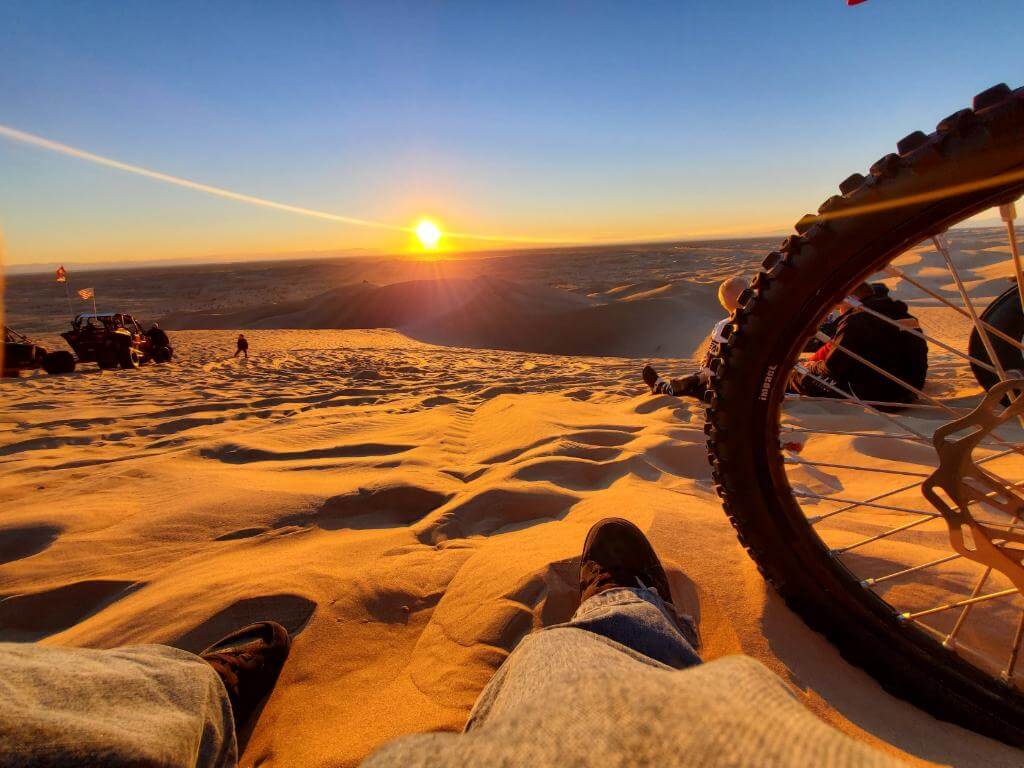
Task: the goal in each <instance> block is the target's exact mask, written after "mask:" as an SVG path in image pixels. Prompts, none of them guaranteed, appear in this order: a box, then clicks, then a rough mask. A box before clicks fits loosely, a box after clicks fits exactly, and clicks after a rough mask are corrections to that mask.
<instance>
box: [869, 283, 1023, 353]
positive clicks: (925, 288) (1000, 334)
mask: <svg viewBox="0 0 1024 768" xmlns="http://www.w3.org/2000/svg"><path fill="white" fill-rule="evenodd" d="M882 272H883V273H884V274H887V275H890V276H891V277H898V278H900V279H901V280H904V281H906V282H908V283H910V284H911V285H913V286H914V287H915V288H918V289H919V290H921V291H923V292H924V293H926V294H928V295H929V296H931V297H932V298H933V299H936V300H938V301H941V302H942V303H943V304H945V305H946V306H947V307H949V308H950V309H952V310H953V311H954V312H956V313H957V314H960V315H963V316H964V317H966V318H967V319H968V320H970V319H971V315H970V313H969V312H967V310H965V309H964V308H963V307H958V306H957V305H956V304H954V303H953V302H951V301H950V300H949V299H947V298H946V297H945V296H943V295H941V294H939V293H936V292H935V291H933V290H932V289H931V288H929V287H928V286H926V285H923V284H922V283H919V282H918V281H917V280H915V279H914V278H912V277H911V276H910V275H908V274H907V273H906V272H904V271H903V270H902V269H900V268H899V267H894V266H892V265H891V264H890V265H889V266H887V267H886V268H885V269H883V270H882ZM978 321H979V322H980V323H981V324H982V325H984V326H985V328H986V330H988V332H989V333H992V334H995V335H996V336H998V337H999V338H1000V339H1002V340H1003V341H1005V342H1006V343H1007V344H1010V345H1011V346H1014V347H1016V348H1017V349H1019V350H1021V351H1022V352H1024V344H1022V343H1021V341H1020V339H1015V338H1013V337H1012V336H1010V335H1009V334H1007V333H1004V332H1003V331H1001V330H999V329H998V328H996V327H995V326H994V325H992V324H991V323H987V322H985V321H984V320H982V319H981V318H980V317H979V318H978Z"/></svg>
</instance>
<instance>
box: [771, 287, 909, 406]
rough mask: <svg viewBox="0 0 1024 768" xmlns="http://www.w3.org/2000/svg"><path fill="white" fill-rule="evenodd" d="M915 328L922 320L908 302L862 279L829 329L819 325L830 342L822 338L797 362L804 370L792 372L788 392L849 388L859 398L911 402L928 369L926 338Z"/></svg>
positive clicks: (833, 393)
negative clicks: (813, 349) (911, 309)
mask: <svg viewBox="0 0 1024 768" xmlns="http://www.w3.org/2000/svg"><path fill="white" fill-rule="evenodd" d="M879 315H881V317H879ZM883 318H889V320H886V319H883ZM890 320H892V321H894V322H890ZM914 331H916V333H914ZM920 331H921V323H920V322H919V321H918V320H917V318H916V317H914V316H913V315H912V314H910V312H909V311H908V309H907V305H906V304H905V303H903V302H902V301H898V300H896V299H893V298H892V297H890V296H889V291H888V289H886V288H885V286H884V285H882V284H880V283H877V284H875V285H871V284H869V283H861V284H860V285H859V286H857V288H856V289H855V290H854V292H853V293H852V294H851V295H850V297H849V298H848V299H847V300H846V301H844V302H843V303H842V304H840V305H839V317H838V319H837V320H836V321H835V325H834V330H833V329H828V330H826V328H825V326H822V332H823V333H825V335H826V336H828V337H829V338H831V341H824V340H822V342H823V343H822V345H821V347H820V348H818V349H817V351H815V352H814V354H813V355H812V356H811V357H809V358H807V359H805V360H804V361H803V362H802V363H801V365H802V367H803V368H804V369H805V372H801V371H799V370H795V371H794V372H793V375H792V376H791V378H790V381H789V388H790V391H792V392H796V393H797V394H801V395H808V396H812V397H843V396H844V394H847V393H848V394H851V395H854V396H856V397H858V398H859V399H861V400H870V401H877V402H888V403H910V402H913V401H914V400H915V399H916V397H917V396H916V394H915V393H914V391H913V390H920V389H921V388H922V387H923V386H924V382H925V378H926V376H927V374H928V343H927V342H926V341H925V340H924V338H923V337H922V336H920V335H919V334H920ZM847 351H848V352H849V354H847ZM857 358H861V359H862V360H867V361H868V362H869V363H871V364H872V365H874V366H875V367H876V368H879V369H881V370H882V371H885V373H884V374H883V373H880V372H879V371H878V370H875V369H873V368H872V367H871V366H868V365H865V364H864V363H863V362H862V361H861V360H858V359H857ZM908 385H909V387H912V388H913V389H910V388H908Z"/></svg>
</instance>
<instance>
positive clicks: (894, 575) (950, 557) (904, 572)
mask: <svg viewBox="0 0 1024 768" xmlns="http://www.w3.org/2000/svg"><path fill="white" fill-rule="evenodd" d="M961 557H963V555H961V554H960V553H959V552H958V553H957V554H955V555H946V556H945V557H940V558H939V559H938V560H929V561H928V562H927V563H922V564H921V565H915V566H913V567H912V568H904V569H903V570H902V571H894V572H893V573H887V574H886V575H885V576H877V577H874V578H870V579H864V580H863V581H862V582H861V583H860V585H861V586H862V587H873V586H874V585H875V584H881V583H882V582H883V581H889V580H890V579H898V578H899V577H900V576H906V575H907V574H909V573H917V572H918V571H923V570H924V569H925V568H931V567H932V566H933V565H942V564H943V563H948V562H951V561H953V560H956V559H958V558H961Z"/></svg>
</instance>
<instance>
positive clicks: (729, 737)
mask: <svg viewBox="0 0 1024 768" xmlns="http://www.w3.org/2000/svg"><path fill="white" fill-rule="evenodd" d="M289 646H290V640H289V638H288V634H287V633H286V632H285V631H284V627H282V626H281V625H280V624H275V623H273V622H262V623H259V624H254V625H252V626H250V627H246V628H245V629H242V630H240V631H238V632H235V633H232V634H231V635H228V636H227V637H226V638H225V639H224V640H222V641H220V642H218V643H215V644H214V645H213V646H212V647H211V648H209V649H207V650H206V651H204V652H203V653H202V654H201V655H199V656H194V655H193V654H191V653H187V652H186V651H181V650H177V649H175V648H168V647H166V646H160V645H142V646H134V647H128V648H115V649H110V650H99V649H93V648H67V647H58V646H42V645H35V644H29V643H2V644H0V679H2V680H3V681H4V685H3V688H2V692H0V765H33V766H61V768H77V767H78V766H93V765H106V766H121V765H133V766H155V765H160V766H211V768H212V767H213V766H217V767H219V768H221V767H228V768H230V767H231V766H234V765H236V764H237V760H238V742H237V736H236V734H237V733H245V732H246V731H247V730H248V729H249V727H250V726H251V725H252V724H253V721H254V718H255V717H256V716H258V712H259V709H260V703H261V702H262V700H263V699H264V698H266V697H267V696H268V695H269V694H270V692H271V690H272V689H273V687H274V685H275V683H276V681H277V677H278V675H279V673H280V671H281V669H282V666H283V665H284V662H285V659H286V657H287V656H288V650H289ZM697 647H698V639H697V633H696V629H695V627H694V624H693V621H692V620H691V619H690V618H689V617H688V616H685V615H682V616H681V615H679V613H678V612H677V611H676V609H675V607H674V606H673V604H672V592H671V589H670V587H669V582H668V577H667V575H666V573H665V570H664V568H663V567H662V565H661V562H660V561H659V560H658V556H657V554H656V553H655V551H654V549H653V547H652V546H651V544H650V542H648V540H647V539H646V538H645V537H644V535H643V533H641V531H640V529H639V528H637V527H636V526H635V525H633V524H632V523H630V522H628V521H627V520H623V519H620V518H606V519H604V520H601V521H600V522H599V523H597V524H596V525H595V526H594V527H593V528H591V529H590V532H589V533H588V534H587V538H586V541H585V543H584V544H583V553H582V556H581V558H580V569H579V607H578V608H577V610H576V612H575V613H574V615H573V616H572V618H571V619H570V620H569V621H567V622H565V623H562V624H555V625H553V626H549V627H546V628H544V629H541V630H539V631H537V632H534V633H532V634H530V635H528V636H526V637H525V638H523V640H521V641H520V642H519V644H518V645H517V646H516V648H515V649H514V650H513V651H512V653H511V654H510V655H509V656H508V658H506V659H505V662H504V663H503V664H502V665H501V667H500V668H499V669H498V670H497V672H496V673H495V674H494V676H493V677H492V678H491V680H490V682H488V684H487V685H486V686H485V687H484V689H483V691H482V692H481V693H480V696H479V697H478V698H477V700H476V704H475V705H474V706H473V709H472V711H471V712H470V713H469V720H468V722H467V723H466V726H465V728H464V730H463V733H462V734H455V733H422V734H415V735H410V736H405V737H402V738H398V739H396V740H394V741H391V742H389V743H387V744H385V745H383V746H382V747H381V748H380V749H378V750H377V751H376V752H374V753H373V754H371V755H370V756H369V758H367V760H366V761H365V762H364V763H363V765H364V766H369V767H370V768H392V767H393V768H405V766H426V765H429V766H451V767H452V768H455V767H456V766H459V767H461V766H465V765H505V766H520V765H521V766H531V768H532V767H534V766H536V767H537V768H547V767H550V768H556V767H557V768H562V766H569V765H580V766H605V765H702V766H709V767H710V768H714V767H715V766H721V767H722V768H724V767H725V766H730V767H731V768H745V767H749V768H753V767H754V766H757V767H758V768H760V767H761V766H777V767H780V768H781V766H792V765H815V766H822V768H840V767H841V768H869V767H872V768H897V766H900V765H902V763H901V762H899V761H897V760H896V759H895V758H891V757H889V756H887V755H885V754H883V753H881V752H878V751H875V750H873V749H871V748H870V747H868V746H867V745H865V744H859V743H857V742H855V741H853V740H852V739H850V738H849V737H848V736H845V735H843V734H841V733H840V732H839V731H837V730H835V729H834V728H832V727H831V726H830V725H828V724H826V723H825V722H824V721H822V720H821V719H819V718H818V717H816V716H815V715H813V714H812V713H811V712H810V711H809V710H807V709H806V708H805V707H804V706H803V705H802V704H801V703H800V702H799V701H797V699H796V698H795V697H794V696H793V694H792V693H791V692H790V690H789V688H787V687H786V685H785V684H784V683H783V682H782V681H781V680H780V679H779V678H778V677H776V676H775V675H774V674H773V673H772V672H770V671H769V670H768V669H767V668H766V667H765V666H763V665H762V664H761V663H760V662H758V661H755V660H753V659H751V658H749V657H746V656H726V657H724V658H720V659H716V660H715V661H711V662H708V663H702V661H701V658H700V656H699V655H698V653H697V650H696V649H697ZM312 652H313V653H315V652H316V651H315V648H314V649H312ZM284 701H287V699H284ZM283 722H285V720H280V719H279V720H278V721H277V723H283ZM338 726H339V730H337V731H336V735H337V736H338V737H339V738H344V733H345V732H344V727H343V726H344V724H342V723H339V724H338ZM328 727H329V726H328ZM5 758H8V760H10V759H12V760H11V761H10V762H8V760H5Z"/></svg>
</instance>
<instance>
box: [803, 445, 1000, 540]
mask: <svg viewBox="0 0 1024 768" xmlns="http://www.w3.org/2000/svg"><path fill="white" fill-rule="evenodd" d="M929 442H930V441H929ZM1014 452H1015V451H1014V450H1013V449H1008V450H1005V451H1002V452H1000V453H993V454H992V455H991V456H986V457H985V458H983V459H979V460H978V461H977V462H975V463H976V464H986V463H988V462H990V461H995V460H996V459H1001V458H1003V457H1004V456H1008V455H1009V454H1011V453H1014ZM919 485H921V484H920V483H909V484H907V485H902V486H900V487H899V488H894V489H893V490H891V491H885V492H884V493H880V494H878V495H876V496H872V497H871V498H869V499H867V500H865V501H853V502H850V505H849V506H846V507H843V508H842V509H837V510H834V511H832V512H829V513H828V514H825V515H819V516H818V517H809V518H807V522H808V523H810V524H811V525H814V524H815V523H818V522H821V521H822V520H825V519H826V518H829V517H832V516H833V515H838V514H840V513H841V512H849V511H850V510H851V509H856V508H857V507H860V506H865V505H869V504H870V503H871V502H874V501H880V500H881V499H887V498H889V497H890V496H895V495H896V494H898V493H903V492H904V491H909V490H911V489H912V488H916V487H918V486H919ZM793 495H794V496H795V495H797V494H796V493H794V494H793ZM803 495H805V496H807V497H808V498H819V499H828V498H830V497H828V496H813V495H811V494H803ZM972 503H973V502H972ZM914 511H915V512H918V513H919V512H920V510H914Z"/></svg>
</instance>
